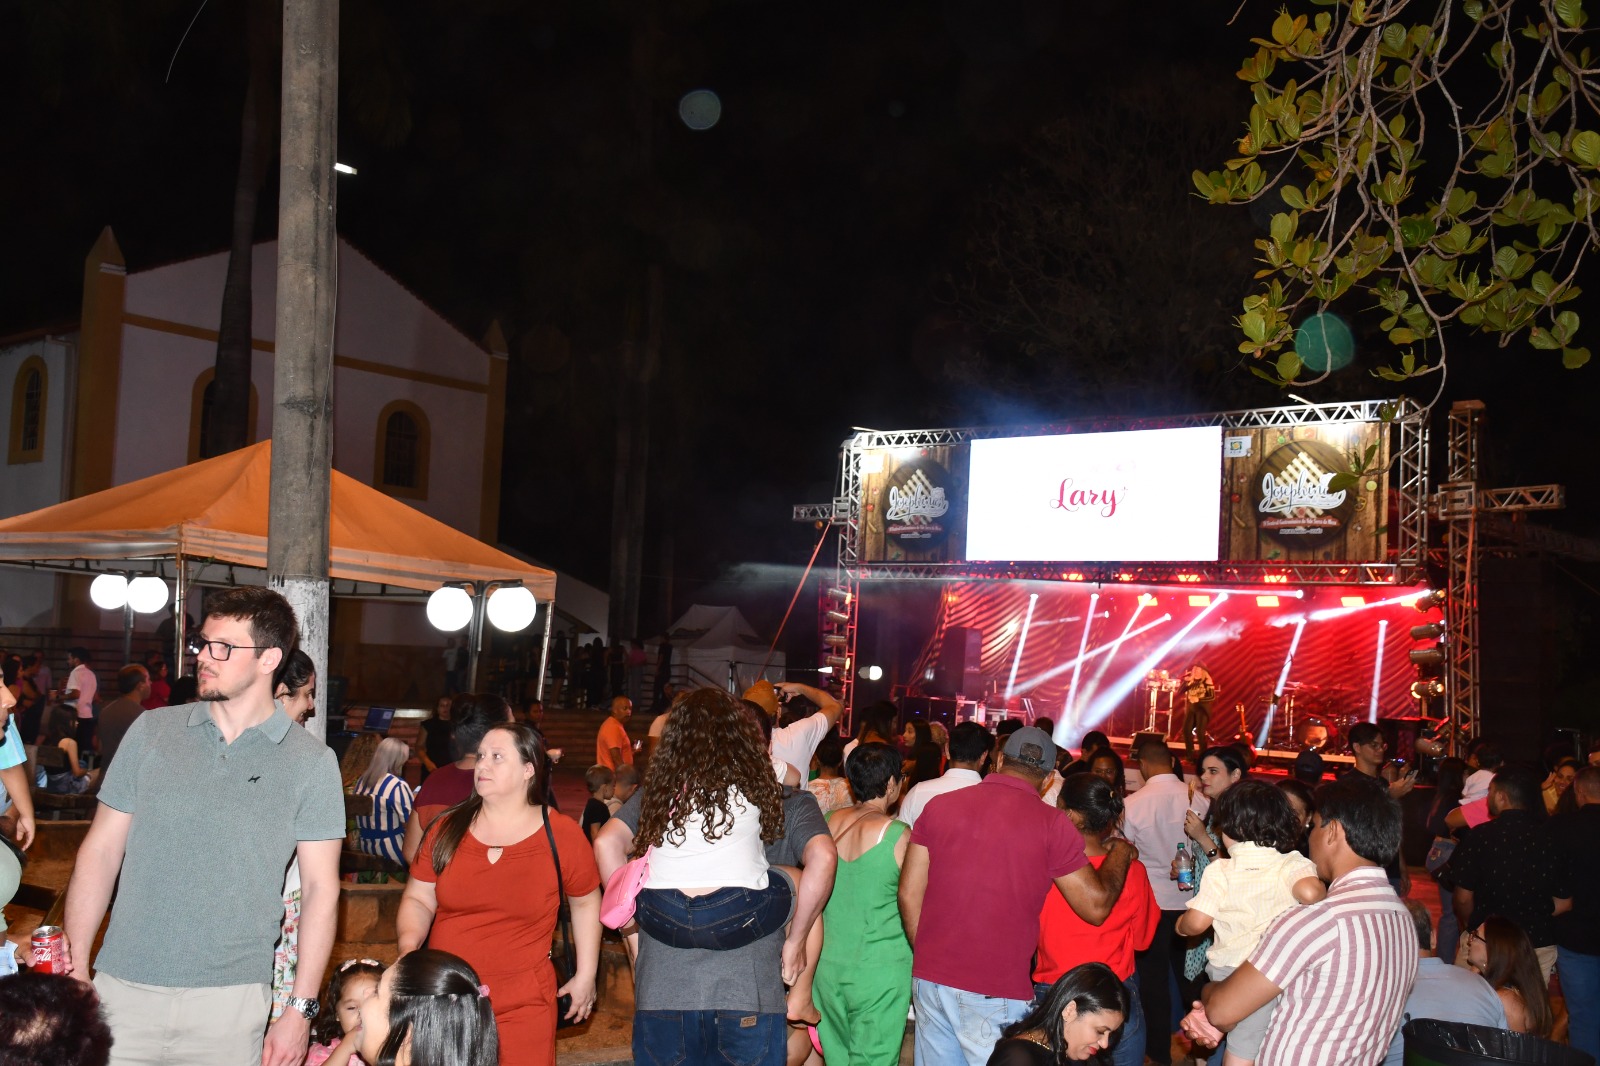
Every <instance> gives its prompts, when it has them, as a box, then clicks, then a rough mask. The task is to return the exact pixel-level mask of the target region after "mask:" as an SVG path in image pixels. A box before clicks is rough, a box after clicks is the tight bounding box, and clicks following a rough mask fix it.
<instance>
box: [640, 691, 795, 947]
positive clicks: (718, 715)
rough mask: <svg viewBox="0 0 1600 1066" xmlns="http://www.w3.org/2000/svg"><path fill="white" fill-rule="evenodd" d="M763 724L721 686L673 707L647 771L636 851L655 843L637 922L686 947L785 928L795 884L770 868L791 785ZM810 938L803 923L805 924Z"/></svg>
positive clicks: (734, 941) (738, 942) (736, 941)
mask: <svg viewBox="0 0 1600 1066" xmlns="http://www.w3.org/2000/svg"><path fill="white" fill-rule="evenodd" d="M773 769H774V768H773V763H772V760H771V757H770V756H769V755H768V752H767V746H766V744H765V743H763V739H762V735H761V730H760V728H759V726H758V724H757V722H756V720H755V718H754V716H753V715H752V714H751V713H750V711H749V710H747V709H746V707H745V705H744V704H743V703H742V702H741V701H740V700H738V699H737V698H735V697H734V696H732V695H730V694H729V693H727V692H723V691H721V690H720V689H713V688H702V689H699V690H697V691H695V692H692V693H690V694H689V695H688V696H687V697H686V698H685V699H684V700H683V701H682V702H681V703H679V704H677V705H676V706H675V707H674V708H673V711H672V717H671V718H669V719H668V720H667V724H666V728H665V729H664V730H663V731H662V736H661V746H660V747H659V748H657V749H656V753H655V756H654V757H653V758H652V759H651V760H650V766H649V768H648V769H647V770H646V772H645V780H644V797H643V799H642V800H641V807H640V812H639V830H638V832H637V833H635V834H634V848H635V854H644V853H645V852H646V850H647V849H648V850H649V873H648V874H646V876H645V878H644V882H643V885H642V888H641V891H640V892H639V897H638V901H637V909H636V912H635V916H636V918H637V920H638V923H639V928H640V929H641V930H642V931H643V932H644V933H645V934H646V935H647V936H650V937H652V938H653V939H655V940H659V941H661V942H662V943H665V944H669V945H671V946H673V947H680V948H710V949H713V950H726V949H731V948H739V947H744V946H745V945H747V944H752V943H754V942H755V941H757V940H759V939H761V938H762V937H765V936H768V935H770V934H772V933H774V932H777V931H778V930H780V929H782V928H784V926H785V924H786V923H788V920H789V912H790V907H791V903H792V902H793V897H794V892H793V890H792V888H791V886H790V881H789V879H788V878H787V877H781V876H780V877H772V876H769V874H768V867H767V858H766V850H765V845H766V844H768V843H771V842H773V841H775V840H777V839H778V838H779V837H780V836H782V835H783V790H782V787H781V786H780V785H779V783H778V780H777V778H776V776H775V775H774V772H773ZM799 936H800V938H801V939H802V940H803V939H804V933H803V931H802V932H801V933H800V934H799Z"/></svg>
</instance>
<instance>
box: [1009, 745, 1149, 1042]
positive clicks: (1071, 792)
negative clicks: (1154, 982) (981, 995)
mask: <svg viewBox="0 0 1600 1066" xmlns="http://www.w3.org/2000/svg"><path fill="white" fill-rule="evenodd" d="M1057 803H1058V804H1059V805H1060V807H1061V809H1062V810H1064V811H1066V812H1067V817H1069V818H1071V819H1072V824H1073V825H1076V826H1077V827H1078V832H1080V833H1082V834H1083V850H1084V854H1085V855H1086V856H1088V859H1089V862H1090V863H1092V864H1093V865H1094V867H1095V868H1096V869H1099V867H1100V864H1101V863H1102V862H1104V861H1105V857H1106V851H1107V848H1106V839H1107V838H1108V837H1110V836H1112V835H1114V834H1115V833H1116V831H1117V828H1118V827H1119V826H1120V825H1121V824H1122V796H1121V795H1119V794H1118V792H1117V791H1116V790H1115V789H1113V788H1112V787H1111V785H1110V784H1109V783H1108V782H1107V781H1106V780H1105V779H1104V778H1101V777H1098V776H1096V775H1094V774H1073V775H1072V776H1071V777H1068V778H1067V779H1066V780H1065V781H1064V782H1062V784H1061V795H1060V797H1059V798H1058V800H1057ZM1160 918H1161V911H1160V910H1159V909H1158V908H1157V907H1156V896H1155V893H1154V892H1153V891H1151V889H1150V875H1149V874H1148V873H1146V872H1145V868H1144V864H1143V863H1137V862H1136V863H1134V864H1133V865H1132V866H1130V867H1129V868H1128V880H1127V883H1126V884H1124V885H1123V886H1122V895H1120V896H1118V897H1117V902H1116V904H1115V905H1114V906H1113V907H1112V908H1111V915H1110V916H1109V917H1108V918H1106V920H1105V923H1104V924H1102V925H1098V926H1096V925H1090V924H1089V923H1088V922H1086V921H1084V920H1083V919H1082V918H1079V917H1078V916H1077V915H1076V914H1074V913H1073V912H1072V908H1071V907H1069V906H1068V905H1067V901H1066V900H1065V899H1063V898H1062V897H1061V893H1059V892H1049V893H1046V895H1045V900H1044V910H1043V911H1042V912H1041V913H1040V915H1039V959H1038V962H1037V963H1036V964H1035V966H1034V971H1033V981H1034V989H1035V991H1037V992H1038V993H1039V994H1040V995H1041V996H1043V995H1044V994H1045V993H1046V992H1047V991H1049V989H1050V986H1051V985H1053V984H1055V982H1056V980H1057V979H1058V978H1059V977H1060V976H1061V975H1062V974H1064V973H1066V972H1067V971H1068V970H1070V969H1072V968H1073V967H1074V966H1078V965H1080V964H1082V963H1086V962H1103V963H1105V964H1106V965H1107V966H1110V967H1111V970H1112V972H1113V973H1115V974H1116V975H1117V978H1118V979H1119V980H1120V981H1121V982H1122V984H1123V987H1124V988H1126V989H1127V990H1128V1003H1129V1006H1128V1014H1127V1018H1126V1019H1125V1020H1124V1022H1123V1025H1122V1029H1121V1031H1120V1032H1119V1033H1118V1035H1117V1038H1116V1045H1115V1047H1113V1048H1112V1051H1111V1061H1112V1063H1113V1064H1114V1066H1141V1064H1142V1063H1143V1062H1144V1050H1145V1047H1144V1044H1145V1038H1144V1011H1143V1010H1142V1009H1140V1006H1139V978H1138V975H1137V974H1135V973H1134V969H1133V953H1134V952H1136V951H1143V950H1144V949H1145V948H1147V947H1149V946H1150V941H1151V939H1152V938H1153V937H1154V936H1155V932H1156V922H1157V921H1159V920H1160Z"/></svg>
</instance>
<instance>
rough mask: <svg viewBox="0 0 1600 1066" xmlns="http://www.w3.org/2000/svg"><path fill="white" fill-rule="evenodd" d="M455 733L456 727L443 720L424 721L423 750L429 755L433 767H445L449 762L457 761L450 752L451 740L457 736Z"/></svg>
mask: <svg viewBox="0 0 1600 1066" xmlns="http://www.w3.org/2000/svg"><path fill="white" fill-rule="evenodd" d="M455 732H456V730H455V726H453V725H451V724H450V723H449V722H446V721H443V720H442V719H439V718H425V719H423V721H422V750H423V751H425V752H427V753H428V758H429V759H431V760H433V765H435V766H443V765H444V764H445V763H447V762H455V761H456V757H455V755H454V753H452V752H451V750H450V740H451V738H453V737H454V736H455Z"/></svg>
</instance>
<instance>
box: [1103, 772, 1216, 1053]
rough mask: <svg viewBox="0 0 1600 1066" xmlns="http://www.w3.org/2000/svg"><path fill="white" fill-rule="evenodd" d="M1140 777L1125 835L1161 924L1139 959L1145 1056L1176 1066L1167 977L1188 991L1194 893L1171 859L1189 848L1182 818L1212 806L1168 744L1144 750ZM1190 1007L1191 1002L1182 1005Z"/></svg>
mask: <svg viewBox="0 0 1600 1066" xmlns="http://www.w3.org/2000/svg"><path fill="white" fill-rule="evenodd" d="M1139 773H1140V774H1141V775H1143V777H1144V784H1143V786H1141V787H1140V789H1139V791H1137V792H1135V793H1133V794H1131V795H1130V796H1129V797H1128V799H1127V804H1126V808H1125V810H1126V813H1125V814H1124V816H1123V823H1122V835H1123V836H1125V837H1127V838H1128V841H1129V843H1131V844H1133V846H1134V847H1136V848H1138V849H1139V861H1140V862H1142V863H1144V865H1145V869H1146V871H1147V872H1148V873H1149V874H1150V887H1151V888H1152V889H1154V890H1155V894H1156V905H1157V906H1158V907H1160V908H1161V919H1160V921H1159V922H1158V923H1157V925H1156V933H1155V938H1154V939H1153V940H1151V942H1150V946H1149V947H1148V948H1146V949H1145V950H1144V951H1141V952H1139V953H1138V955H1137V956H1135V959H1134V964H1135V971H1134V972H1135V973H1136V974H1137V975H1138V978H1139V999H1140V1001H1141V1002H1142V1003H1143V1004H1144V1016H1145V1053H1146V1054H1148V1055H1149V1056H1150V1058H1152V1059H1154V1060H1155V1061H1156V1062H1158V1063H1161V1064H1163V1066H1165V1064H1167V1063H1170V1062H1171V1061H1172V1024H1171V1022H1170V1021H1169V1020H1168V1019H1170V1018H1171V1017H1172V998H1171V996H1170V995H1169V993H1168V990H1167V975H1168V974H1169V973H1175V974H1176V976H1177V978H1178V988H1179V991H1180V992H1182V991H1184V986H1185V981H1184V979H1183V972H1182V969H1183V956H1184V942H1183V940H1182V939H1181V938H1179V937H1178V935H1177V930H1176V926H1177V924H1178V919H1179V918H1180V917H1182V916H1183V913H1184V908H1185V905H1186V904H1187V903H1188V902H1189V894H1188V893H1187V892H1184V891H1183V890H1181V889H1179V888H1178V883H1177V882H1176V881H1174V880H1173V879H1172V859H1173V856H1174V855H1175V854H1176V853H1177V850H1178V845H1179V844H1182V843H1184V833H1183V819H1184V815H1185V814H1187V813H1188V812H1189V811H1190V810H1193V811H1194V812H1195V813H1196V814H1199V815H1201V816H1204V815H1205V813H1206V811H1207V810H1208V809H1210V806H1211V804H1210V801H1209V800H1207V799H1206V798H1205V796H1203V795H1201V794H1200V793H1198V792H1196V793H1195V794H1194V796H1193V797H1192V798H1191V797H1190V795H1189V786H1188V784H1187V783H1186V782H1185V781H1184V780H1183V777H1182V776H1181V775H1180V774H1179V773H1178V768H1177V765H1176V763H1175V761H1174V759H1173V755H1172V752H1171V751H1170V750H1169V749H1168V748H1167V746H1166V745H1165V744H1160V743H1155V744H1146V745H1144V747H1142V748H1140V749H1139ZM1182 1002H1183V1003H1188V1002H1189V997H1188V995H1187V994H1186V998H1184V999H1183V1000H1182Z"/></svg>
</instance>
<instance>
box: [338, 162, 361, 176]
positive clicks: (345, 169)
mask: <svg viewBox="0 0 1600 1066" xmlns="http://www.w3.org/2000/svg"><path fill="white" fill-rule="evenodd" d="M333 169H334V172H335V173H338V174H349V175H351V176H352V177H353V176H354V175H355V172H356V168H355V167H353V166H351V165H350V164H349V163H335V164H334V165H333Z"/></svg>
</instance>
